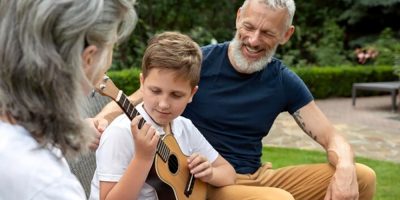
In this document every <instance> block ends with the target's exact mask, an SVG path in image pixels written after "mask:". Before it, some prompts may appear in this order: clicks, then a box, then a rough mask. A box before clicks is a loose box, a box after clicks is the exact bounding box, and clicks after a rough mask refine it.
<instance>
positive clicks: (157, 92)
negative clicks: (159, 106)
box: [150, 89, 161, 94]
mask: <svg viewBox="0 0 400 200" xmlns="http://www.w3.org/2000/svg"><path fill="white" fill-rule="evenodd" d="M150 91H151V92H152V93H154V94H160V93H161V90H158V89H150Z"/></svg>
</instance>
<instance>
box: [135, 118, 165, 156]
mask: <svg viewBox="0 0 400 200" xmlns="http://www.w3.org/2000/svg"><path fill="white" fill-rule="evenodd" d="M140 119H142V116H140V115H139V116H136V117H135V118H133V120H132V122H131V132H132V136H133V142H134V143H135V159H142V160H153V159H154V156H155V153H156V146H157V142H158V140H159V138H160V137H159V136H158V134H156V130H155V129H154V128H153V127H152V126H151V125H150V124H149V123H145V124H144V125H143V127H142V128H141V129H139V128H138V124H139V121H140Z"/></svg>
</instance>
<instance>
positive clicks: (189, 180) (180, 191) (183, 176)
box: [154, 134, 207, 200]
mask: <svg viewBox="0 0 400 200" xmlns="http://www.w3.org/2000/svg"><path fill="white" fill-rule="evenodd" d="M160 139H162V140H163V141H164V143H165V144H166V145H167V146H168V148H169V150H170V153H165V155H167V154H168V156H164V155H159V154H158V153H157V155H156V157H155V161H154V168H155V170H156V173H157V175H158V177H159V179H161V181H163V182H164V183H166V184H168V185H169V186H170V187H171V188H173V190H174V193H175V198H176V199H179V200H184V199H193V200H204V199H206V193H207V184H206V183H204V182H202V181H200V180H198V179H195V178H194V177H193V176H192V175H191V174H190V172H189V168H188V167H187V156H186V155H184V154H183V153H182V151H181V149H180V147H179V145H178V143H177V142H176V140H175V138H174V137H173V135H171V134H168V135H165V136H163V137H162V138H160ZM160 153H161V154H163V151H162V150H161V151H160ZM164 160H165V161H164ZM163 196H164V195H163ZM159 199H163V197H160V195H159Z"/></svg>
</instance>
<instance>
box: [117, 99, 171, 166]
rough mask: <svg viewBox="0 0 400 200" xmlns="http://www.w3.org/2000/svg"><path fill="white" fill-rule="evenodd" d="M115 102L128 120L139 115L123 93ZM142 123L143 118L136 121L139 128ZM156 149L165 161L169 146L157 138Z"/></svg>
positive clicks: (169, 151) (168, 153)
mask: <svg viewBox="0 0 400 200" xmlns="http://www.w3.org/2000/svg"><path fill="white" fill-rule="evenodd" d="M121 93H122V92H121ZM117 104H118V105H119V106H120V107H121V108H122V110H123V111H124V113H125V114H126V115H127V116H128V118H129V119H130V120H132V119H133V118H135V117H136V116H137V115H139V111H137V110H136V108H135V106H134V105H132V103H131V102H130V101H129V99H128V97H127V96H126V95H125V94H124V93H122V94H121V97H120V98H119V100H118V101H117ZM144 123H146V120H145V119H144V118H142V119H140V121H139V123H138V127H139V129H141V128H142V126H143V125H144ZM156 151H157V154H158V155H159V156H160V157H161V159H162V160H163V161H164V162H167V159H168V157H169V155H170V153H171V150H170V149H169V147H168V146H167V145H166V144H165V142H164V141H163V140H158V143H157V150H156Z"/></svg>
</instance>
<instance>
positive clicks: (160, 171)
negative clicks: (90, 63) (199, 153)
mask: <svg viewBox="0 0 400 200" xmlns="http://www.w3.org/2000/svg"><path fill="white" fill-rule="evenodd" d="M96 90H97V92H98V93H100V94H101V95H103V96H108V97H110V98H111V99H113V100H114V101H115V102H116V103H117V104H118V105H119V106H120V107H121V108H122V110H123V111H124V113H125V114H126V115H127V116H128V118H129V119H131V120H132V119H133V118H134V117H135V116H137V115H139V112H138V111H137V110H136V109H135V106H134V105H132V103H131V102H130V101H129V99H128V98H127V96H126V95H125V94H124V93H123V92H122V91H121V90H119V89H118V88H117V87H116V86H115V84H114V83H113V82H112V81H111V79H110V78H109V77H107V76H104V78H103V81H102V82H101V83H100V85H99V86H97V88H96ZM144 123H145V120H144V119H143V118H142V120H141V121H140V122H139V125H138V127H139V129H140V128H141V127H142V126H143V124H144ZM146 183H148V184H150V185H151V186H153V187H154V188H155V190H156V192H157V196H158V199H160V200H164V199H165V200H170V199H174V200H184V199H193V200H204V199H206V191H207V184H206V183H204V182H202V181H201V180H200V179H196V178H195V177H194V175H192V174H191V173H190V171H189V168H188V164H187V156H186V155H184V154H183V153H182V151H181V149H180V147H179V145H178V143H177V142H176V139H175V138H174V137H173V135H172V134H166V135H162V136H160V139H159V141H158V143H157V148H156V156H155V158H154V162H153V165H152V167H151V169H150V172H149V175H148V176H147V180H146Z"/></svg>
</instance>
